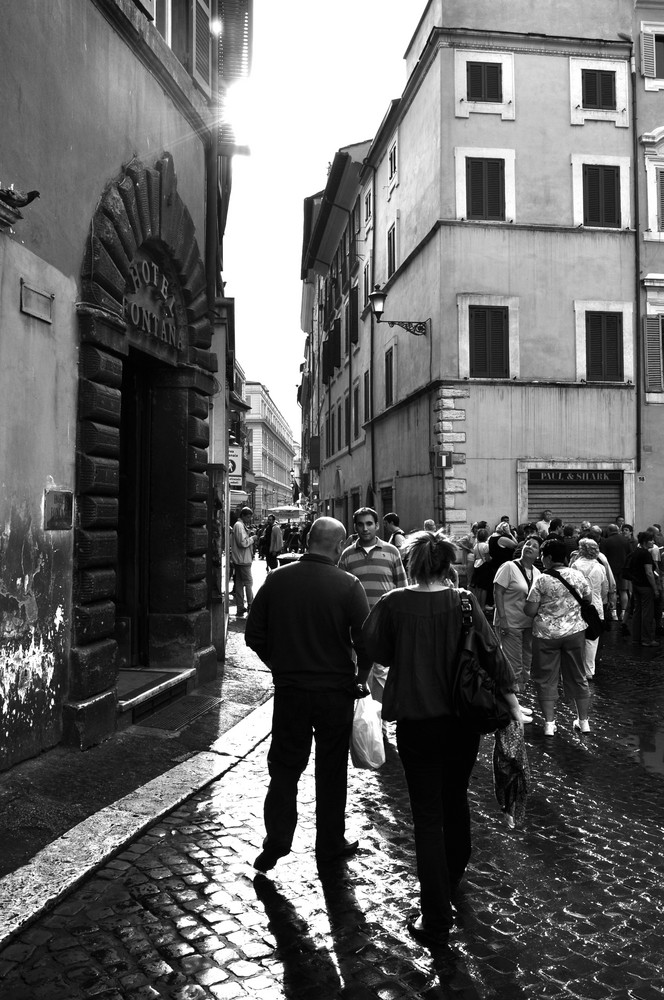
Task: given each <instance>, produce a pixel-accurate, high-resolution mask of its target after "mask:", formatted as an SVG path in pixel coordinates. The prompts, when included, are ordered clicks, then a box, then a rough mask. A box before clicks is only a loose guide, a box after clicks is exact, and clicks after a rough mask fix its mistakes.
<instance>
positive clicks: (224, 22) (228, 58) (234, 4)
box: [219, 0, 252, 83]
mask: <svg viewBox="0 0 664 1000" xmlns="http://www.w3.org/2000/svg"><path fill="white" fill-rule="evenodd" d="M219 17H220V18H221V39H220V45H219V76H220V78H221V79H222V80H223V81H224V83H235V82H236V81H237V80H242V79H244V78H245V77H247V76H249V73H250V71H251V41H252V30H251V28H252V25H251V0H219Z"/></svg>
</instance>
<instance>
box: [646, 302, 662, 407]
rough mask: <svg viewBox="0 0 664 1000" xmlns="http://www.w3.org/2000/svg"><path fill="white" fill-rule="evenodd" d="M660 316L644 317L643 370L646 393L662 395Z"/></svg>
mask: <svg viewBox="0 0 664 1000" xmlns="http://www.w3.org/2000/svg"><path fill="white" fill-rule="evenodd" d="M663 318H664V317H662V316H646V317H645V320H644V326H645V369H646V392H658V393H663V394H664V341H663V339H662V334H663V331H662V319H663Z"/></svg>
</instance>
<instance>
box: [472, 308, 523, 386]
mask: <svg viewBox="0 0 664 1000" xmlns="http://www.w3.org/2000/svg"><path fill="white" fill-rule="evenodd" d="M471 306H480V307H484V308H486V309H490V308H497V309H507V331H508V332H507V335H508V338H509V343H508V353H509V359H510V373H509V379H500V381H501V382H505V381H511V380H512V379H515V378H516V379H518V378H520V376H521V355H520V351H519V297H518V296H517V295H480V294H477V293H473V292H470V293H465V292H464V293H460V294H459V295H457V328H458V336H459V378H467V379H470V378H472V379H473V381H475V376H471V374H470V307H471ZM477 381H487V380H486V379H478V380H477ZM488 381H492V380H491V379H488Z"/></svg>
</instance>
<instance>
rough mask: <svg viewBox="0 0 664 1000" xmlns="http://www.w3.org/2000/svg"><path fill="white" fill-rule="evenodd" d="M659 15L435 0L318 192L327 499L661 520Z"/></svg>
mask: <svg viewBox="0 0 664 1000" xmlns="http://www.w3.org/2000/svg"><path fill="white" fill-rule="evenodd" d="M658 12H659V16H660V18H661V19H662V21H664V4H662V3H660V2H655V3H645V2H639V0H637V2H636V4H633V3H631V2H627V0H625V2H621V0H616V2H613V3H608V4H607V3H605V2H601V0H597V2H594V0H589V2H588V3H584V4H583V5H580V6H579V5H577V4H573V3H571V2H569V3H568V2H562V3H558V4H555V5H553V4H547V5H536V6H534V5H533V4H531V3H528V2H519V0H517V2H510V3H507V2H500V0H498V2H486V3H485V2H473V3H469V2H462V0H456V2H455V0H449V2H448V0H432V2H430V3H429V4H428V5H427V6H426V8H425V10H424V13H423V15H422V18H421V20H420V23H419V25H418V28H417V30H416V32H415V34H414V36H413V38H412V40H411V42H410V44H409V46H408V49H407V52H406V64H407V71H408V79H407V83H406V87H405V90H404V92H403V94H402V96H401V98H400V99H399V100H395V101H393V102H392V104H391V105H390V107H389V108H388V111H387V114H386V116H385V118H384V120H383V122H382V123H381V125H380V127H379V129H378V131H377V133H376V135H375V137H374V139H373V141H372V142H371V144H370V148H369V150H368V152H366V153H365V152H364V149H363V147H361V146H357V147H347V148H345V149H342V150H340V151H339V152H338V153H337V154H336V156H335V160H334V162H333V165H332V169H331V170H330V173H329V176H328V180H327V185H326V187H325V189H324V191H323V192H320V193H319V194H317V195H315V196H313V197H312V198H311V199H307V202H306V203H305V230H304V231H305V238H304V248H303V264H302V279H303V309H302V325H303V329H304V331H305V332H306V334H307V343H306V351H307V354H306V362H305V371H304V375H303V380H302V388H301V398H302V400H303V401H304V400H306V406H305V404H304V402H303V463H305V465H306V467H307V468H309V469H310V470H311V474H312V475H314V474H315V471H316V469H318V475H319V492H320V501H319V505H320V509H321V510H325V511H329V512H335V513H336V515H337V516H341V517H342V519H343V520H345V521H346V523H348V514H349V512H352V509H353V508H354V507H355V506H357V505H358V502H362V503H365V502H368V503H371V504H372V505H373V506H375V507H376V508H377V509H378V511H379V514H384V513H386V512H387V511H388V510H396V511H397V512H398V513H399V514H400V516H401V523H402V526H403V527H405V528H406V529H409V528H416V527H421V525H422V522H423V520H424V518H428V517H432V518H433V519H434V520H436V521H437V522H442V523H444V524H446V525H447V526H448V527H449V529H450V530H452V531H453V532H459V533H463V532H465V530H467V528H468V526H469V524H470V523H472V521H474V520H476V519H479V518H485V519H486V520H488V521H489V522H495V521H497V520H499V519H500V517H501V516H502V515H503V514H509V516H510V519H511V520H512V521H513V522H525V521H528V520H531V519H534V518H535V517H536V516H537V518H539V515H540V513H541V511H542V510H543V509H544V508H547V507H548V508H551V510H553V511H554V513H555V514H557V515H559V516H561V517H563V518H564V519H565V520H571V521H576V522H577V523H578V521H579V520H581V519H582V518H589V519H591V520H593V521H597V522H599V523H601V524H607V523H609V522H610V521H612V520H613V519H614V518H615V517H616V516H617V515H618V514H620V513H622V514H624V515H625V516H626V518H627V519H628V521H631V522H633V523H635V524H636V525H641V526H645V525H647V524H649V523H651V522H652V521H653V520H657V521H661V520H662V506H661V495H662V485H663V484H662V482H661V474H662V473H661V468H660V466H661V463H660V462H659V460H658V446H657V441H658V438H659V425H660V419H661V418H660V414H661V412H662V410H661V403H662V402H664V396H663V395H662V390H663V388H664V386H663V385H662V381H661V379H662V319H661V317H662V313H663V312H664V297H663V294H662V274H663V273H664V258H662V257H661V245H660V241H661V236H660V235H659V234H660V228H659V227H660V226H662V225H664V223H662V222H661V219H660V214H661V205H660V203H661V186H660V185H659V178H660V167H661V164H660V161H659V156H660V155H661V153H662V150H663V149H664V147H663V146H661V145H660V143H661V142H662V135H660V131H659V130H660V129H661V128H662V126H663V125H664V115H662V111H661V109H662V107H663V106H662V104H661V95H660V94H659V91H660V89H662V87H664V85H662V84H661V81H660V79H659V77H658V75H657V74H658V73H659V72H660V70H661V72H662V73H664V65H663V66H662V67H660V66H659V64H658V62H657V53H658V52H659V51H660V49H659V48H658V46H660V45H661V44H664V29H663V28H662V23H661V22H660V21H658V20H657V13H658ZM443 25H444V26H443ZM571 25H573V26H574V27H573V31H571V30H570V26H571ZM660 62H662V63H663V64H664V59H660ZM663 134H664V133H663ZM377 284H378V285H380V286H381V290H382V292H384V293H386V300H385V305H384V313H383V315H382V317H381V321H380V322H378V320H377V318H376V317H375V316H374V314H373V312H372V309H371V306H370V298H369V296H370V294H371V291H372V289H373V288H374V286H375V285H377ZM399 321H402V323H400V322H399ZM312 442H313V448H312ZM319 446H320V447H319ZM307 447H308V448H309V451H308V452H307ZM318 450H319V451H320V455H318ZM316 461H317V462H318V465H316Z"/></svg>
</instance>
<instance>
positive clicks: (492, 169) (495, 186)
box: [486, 160, 505, 219]
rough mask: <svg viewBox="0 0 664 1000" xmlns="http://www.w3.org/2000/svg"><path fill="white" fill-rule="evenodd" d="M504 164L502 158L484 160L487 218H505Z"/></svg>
mask: <svg viewBox="0 0 664 1000" xmlns="http://www.w3.org/2000/svg"><path fill="white" fill-rule="evenodd" d="M504 177H505V164H504V161H503V160H487V161H486V203H487V212H486V217H487V219H504V218H505V181H504Z"/></svg>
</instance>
